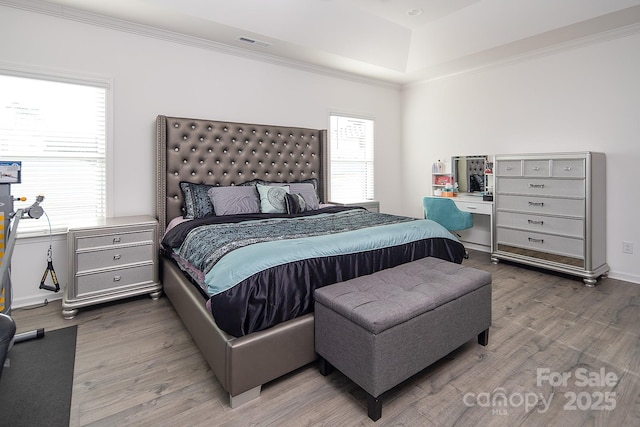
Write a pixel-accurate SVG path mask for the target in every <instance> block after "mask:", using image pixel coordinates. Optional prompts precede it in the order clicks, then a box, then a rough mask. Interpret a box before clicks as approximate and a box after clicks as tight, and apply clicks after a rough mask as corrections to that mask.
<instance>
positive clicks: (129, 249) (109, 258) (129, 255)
mask: <svg viewBox="0 0 640 427" xmlns="http://www.w3.org/2000/svg"><path fill="white" fill-rule="evenodd" d="M76 256H77V261H76V262H77V264H76V265H77V271H78V273H81V272H84V271H88V270H96V269H100V268H110V267H117V266H120V265H125V264H133V263H138V262H144V261H153V257H154V254H153V245H151V244H148V245H138V246H121V247H117V248H112V249H103V250H88V251H82V252H78V253H77V255H76Z"/></svg>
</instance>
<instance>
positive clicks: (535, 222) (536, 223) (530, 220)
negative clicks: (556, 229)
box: [527, 219, 544, 225]
mask: <svg viewBox="0 0 640 427" xmlns="http://www.w3.org/2000/svg"><path fill="white" fill-rule="evenodd" d="M527 222H528V223H529V224H535V225H542V224H544V221H535V220H533V219H529V220H527Z"/></svg>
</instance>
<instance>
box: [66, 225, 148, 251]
mask: <svg viewBox="0 0 640 427" xmlns="http://www.w3.org/2000/svg"><path fill="white" fill-rule="evenodd" d="M153 240H154V235H153V229H151V228H149V229H148V230H141V231H134V232H131V233H124V232H123V233H113V234H105V235H98V236H87V237H77V238H76V248H77V249H89V248H103V247H109V246H115V245H126V244H130V243H140V242H149V243H151V242H153Z"/></svg>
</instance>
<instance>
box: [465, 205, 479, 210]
mask: <svg viewBox="0 0 640 427" xmlns="http://www.w3.org/2000/svg"><path fill="white" fill-rule="evenodd" d="M467 209H471V210H475V209H478V208H477V207H475V206H467Z"/></svg>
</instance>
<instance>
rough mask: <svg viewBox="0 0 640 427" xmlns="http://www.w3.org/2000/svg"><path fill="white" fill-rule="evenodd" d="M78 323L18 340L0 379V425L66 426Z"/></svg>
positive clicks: (69, 410)
mask: <svg viewBox="0 0 640 427" xmlns="http://www.w3.org/2000/svg"><path fill="white" fill-rule="evenodd" d="M76 335H77V327H76V326H71V327H68V328H64V329H58V330H55V331H45V335H44V337H42V338H40V339H35V340H31V341H24V342H20V343H17V344H15V345H14V346H13V348H12V349H11V350H9V354H8V356H7V359H9V360H10V365H9V366H6V367H5V368H4V370H3V371H2V378H1V379H0V426H12V427H18V426H65V427H66V426H68V425H69V415H70V412H71V391H72V388H73V367H74V364H75V356H76Z"/></svg>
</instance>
